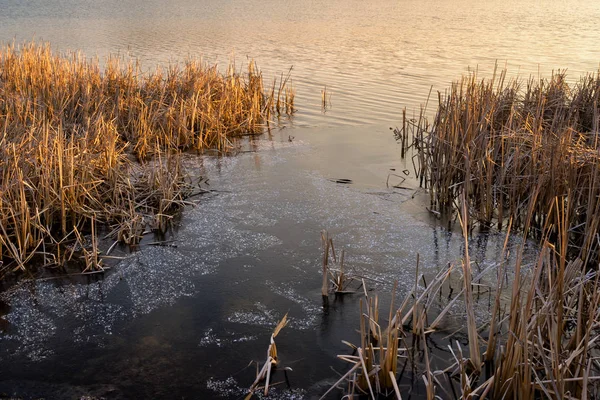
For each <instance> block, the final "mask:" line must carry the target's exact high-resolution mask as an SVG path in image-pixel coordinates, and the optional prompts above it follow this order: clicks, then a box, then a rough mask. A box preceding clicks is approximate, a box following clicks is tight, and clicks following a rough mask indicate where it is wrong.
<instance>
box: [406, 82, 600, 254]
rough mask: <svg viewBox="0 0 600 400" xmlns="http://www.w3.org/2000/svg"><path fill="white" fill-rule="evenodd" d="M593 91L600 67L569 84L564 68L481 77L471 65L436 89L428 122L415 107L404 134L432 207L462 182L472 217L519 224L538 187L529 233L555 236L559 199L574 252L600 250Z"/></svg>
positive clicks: (599, 116) (453, 195) (449, 201)
mask: <svg viewBox="0 0 600 400" xmlns="http://www.w3.org/2000/svg"><path fill="white" fill-rule="evenodd" d="M599 96H600V75H598V74H591V75H587V76H584V77H582V78H581V79H580V80H579V82H577V83H574V84H571V85H569V84H568V83H567V80H566V76H565V73H563V72H556V73H554V74H553V75H552V76H551V77H550V78H549V79H534V78H530V79H529V80H528V81H526V82H523V81H521V80H519V79H512V80H508V79H507V78H506V71H502V72H501V73H499V74H494V76H493V77H492V78H491V79H481V80H480V79H478V78H477V75H476V74H472V75H469V76H465V77H463V78H462V80H461V81H459V82H456V83H454V84H453V85H452V87H451V88H450V89H449V90H448V91H447V92H446V93H445V94H444V95H442V94H439V96H438V98H439V106H438V109H437V114H436V116H435V119H434V122H433V124H432V125H431V126H429V125H428V122H427V119H426V118H424V117H423V114H421V118H419V120H418V121H415V122H414V123H412V124H409V126H406V124H404V126H403V128H402V130H401V132H400V134H401V136H402V137H403V138H404V137H406V132H407V131H408V130H412V132H413V136H414V144H415V146H416V147H417V150H418V159H419V163H418V164H419V165H418V166H417V172H418V174H419V179H420V183H421V185H422V186H424V187H427V188H429V189H430V194H431V206H432V209H433V210H434V211H437V212H443V211H445V210H447V209H448V208H452V207H453V206H456V205H457V204H458V196H459V194H460V193H461V191H462V189H463V183H465V182H466V183H467V184H468V185H467V192H466V196H467V202H468V207H469V211H470V214H471V216H472V217H473V219H474V220H475V221H479V222H480V223H481V224H484V225H487V226H492V225H494V224H496V225H497V226H498V227H499V228H502V227H503V226H505V225H506V222H507V221H508V220H509V219H512V220H513V228H523V227H524V225H525V221H526V210H527V207H526V205H527V204H528V202H529V200H530V198H531V196H532V193H533V191H534V190H533V189H534V188H539V190H538V195H537V201H536V204H535V206H534V210H533V214H532V217H531V221H530V222H531V227H532V230H531V233H533V234H535V235H537V237H540V235H541V232H542V231H543V229H544V227H548V226H553V227H554V228H553V229H554V231H555V232H554V233H553V236H556V226H557V224H558V220H557V216H556V215H550V214H548V210H550V209H551V206H552V204H553V203H554V202H555V201H556V197H558V198H559V199H564V200H565V212H566V213H568V214H569V215H570V218H569V220H570V221H571V222H572V225H571V226H570V227H569V236H570V238H569V240H570V241H571V242H572V246H571V247H570V251H573V252H576V253H578V254H580V255H583V254H586V255H587V256H590V257H597V254H596V252H589V251H588V250H589V249H590V248H591V247H593V246H594V245H595V235H596V233H597V232H598V226H597V225H595V224H596V222H595V219H594V218H593V217H592V216H594V215H596V214H597V213H598V212H599V211H600V208H599V207H600V153H599V151H598V150H599V148H600V141H599V140H598V134H599V133H600V131H599V126H600V112H599V107H598V100H599ZM561 201H562V200H561ZM585 261H586V262H587V260H585Z"/></svg>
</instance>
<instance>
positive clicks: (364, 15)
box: [0, 0, 600, 126]
mask: <svg viewBox="0 0 600 400" xmlns="http://www.w3.org/2000/svg"><path fill="white" fill-rule="evenodd" d="M598 21H600V2H598V1H596V0H566V1H565V0H546V1H541V0H506V1H497V0H481V1H474V0H373V1H363V0H329V1H313V0H293V1H290V0H284V1H279V0H226V1H215V0H172V1H161V0H147V1H139V0H97V1H77V0H27V1H15V0H0V41H5V42H6V41H11V40H12V39H14V38H16V40H17V41H23V40H30V39H32V38H33V37H35V38H37V39H42V40H47V41H49V42H51V43H52V44H53V46H55V47H56V48H58V49H61V50H66V49H75V50H82V51H84V52H85V53H86V54H87V55H89V56H93V55H98V56H100V57H101V58H102V57H104V56H106V55H107V54H109V53H121V54H131V55H133V56H135V57H138V58H139V59H140V60H141V61H142V63H143V65H144V66H145V67H147V68H150V67H154V66H155V65H156V64H157V63H165V62H168V61H181V60H183V59H185V58H186V57H188V56H193V57H203V58H204V59H205V60H207V61H209V62H220V63H226V62H227V61H228V60H229V59H230V58H231V57H232V56H233V55H235V58H236V59H237V61H238V64H239V65H242V64H243V63H244V62H245V60H246V59H247V58H252V59H255V60H256V61H257V62H258V64H259V66H260V67H262V69H263V70H264V71H265V73H266V74H267V75H271V76H273V74H277V73H281V72H286V71H287V70H288V69H289V68H290V67H291V66H293V79H294V83H295V85H296V87H297V106H298V108H299V112H298V114H297V117H296V119H295V124H297V125H303V126H315V125H339V124H368V123H384V124H393V123H396V122H397V121H398V118H399V112H400V110H401V109H402V108H403V107H405V106H407V107H409V108H412V107H413V106H416V105H418V104H420V103H423V102H424V101H425V99H426V97H427V95H428V93H429V89H430V87H431V86H432V85H433V86H434V89H435V90H444V88H445V87H446V86H447V85H448V84H449V83H450V82H451V81H452V80H454V79H457V78H458V77H459V76H460V75H461V74H462V73H464V72H465V71H466V70H467V69H468V68H472V69H473V68H477V67H479V69H480V70H481V71H483V72H485V73H491V71H492V70H493V67H494V64H495V62H496V61H497V62H498V63H499V64H500V65H501V66H504V65H505V64H507V65H508V66H509V68H510V71H511V72H513V73H517V72H520V73H521V74H524V75H529V74H531V73H534V74H537V73H538V71H541V72H542V73H544V74H547V73H549V72H550V71H552V70H553V69H559V68H560V69H565V68H567V69H568V70H569V73H570V74H571V76H572V77H573V78H575V77H578V76H579V75H580V74H581V73H583V72H593V71H596V70H597V69H598V67H599V63H600V54H599V52H598V43H599V42H600V24H598ZM325 86H327V89H328V91H329V92H330V93H331V103H332V107H331V109H330V110H329V111H328V112H327V113H326V114H325V115H323V113H322V112H321V90H322V89H323V88H324V87H325Z"/></svg>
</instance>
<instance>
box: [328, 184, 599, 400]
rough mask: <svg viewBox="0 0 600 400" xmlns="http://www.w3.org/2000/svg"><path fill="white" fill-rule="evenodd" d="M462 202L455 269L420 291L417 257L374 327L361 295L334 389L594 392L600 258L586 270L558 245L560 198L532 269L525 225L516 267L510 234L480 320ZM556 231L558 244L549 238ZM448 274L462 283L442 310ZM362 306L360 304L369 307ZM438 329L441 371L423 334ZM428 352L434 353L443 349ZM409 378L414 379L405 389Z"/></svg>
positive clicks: (452, 395)
mask: <svg viewBox="0 0 600 400" xmlns="http://www.w3.org/2000/svg"><path fill="white" fill-rule="evenodd" d="M466 204H467V200H466V195H462V196H461V206H462V207H461V208H462V209H461V211H460V213H459V218H460V221H461V225H462V227H463V235H464V237H465V252H464V257H463V259H462V261H461V262H460V263H459V264H460V267H458V268H457V266H456V265H454V264H450V265H449V266H448V268H446V269H442V270H441V271H440V272H439V273H438V275H437V276H436V277H435V279H433V280H432V281H431V282H430V283H429V284H428V285H427V284H426V285H425V288H424V289H420V290H419V289H418V285H417V282H419V281H421V280H422V276H421V275H419V272H418V260H417V273H416V275H415V285H414V289H413V291H411V292H410V293H408V294H407V296H406V298H405V300H404V301H403V302H402V304H401V305H400V306H399V307H395V306H394V305H393V298H394V296H393V295H392V305H391V306H390V312H389V317H388V320H387V321H388V322H387V328H385V329H383V328H382V327H381V325H380V324H381V323H380V321H379V319H380V316H379V312H378V300H377V298H376V297H375V298H371V297H367V295H366V292H365V297H367V299H366V303H363V302H362V301H361V320H360V334H361V336H360V337H361V339H360V340H361V342H360V346H354V345H350V346H351V347H352V349H353V354H352V355H340V356H339V357H340V358H341V359H342V360H345V361H347V362H349V363H351V365H352V367H351V368H350V369H349V370H348V372H347V373H346V374H344V375H343V376H342V377H341V379H340V380H339V381H338V382H337V383H336V385H334V387H338V388H340V389H342V390H343V391H344V393H345V394H346V395H347V396H348V397H349V398H352V397H354V396H361V395H363V396H368V397H369V398H373V399H375V398H377V397H378V394H383V395H386V396H392V397H394V398H397V399H402V397H403V396H404V397H405V398H406V397H410V396H411V395H412V394H414V392H415V391H416V392H417V393H420V394H422V395H423V396H424V397H425V398H427V399H435V398H443V399H593V398H598V396H600V387H599V386H598V383H599V381H600V347H599V341H600V286H599V285H600V275H599V274H598V266H597V265H596V268H593V269H591V268H589V265H588V267H586V264H585V262H584V259H586V258H588V259H589V257H584V258H581V257H578V256H574V257H572V256H569V254H568V252H566V251H563V249H564V245H565V243H566V241H567V237H568V236H569V232H568V229H567V227H568V226H569V221H567V220H563V219H562V218H568V214H567V212H566V209H565V207H566V205H565V204H564V203H562V202H558V201H557V202H555V203H554V205H553V210H549V211H548V213H552V214H557V215H559V216H560V217H559V218H560V220H561V223H560V225H559V226H557V227H556V230H554V229H551V228H548V229H546V230H545V231H544V234H543V240H542V243H541V247H540V251H539V255H538V257H537V260H536V262H535V263H534V265H533V266H531V267H528V266H527V267H526V266H525V265H524V262H523V252H524V248H525V243H526V239H525V238H526V236H527V232H524V236H523V241H522V245H521V246H520V247H519V248H518V249H517V254H516V261H515V265H514V267H513V266H512V265H507V260H508V258H507V252H508V249H507V246H506V243H507V242H508V236H509V234H510V233H508V234H507V240H506V241H505V246H504V251H503V255H502V256H501V260H500V261H499V263H498V264H492V266H490V267H489V268H492V267H493V266H495V267H497V268H498V271H497V273H498V279H497V281H496V282H495V284H492V285H490V286H489V287H488V289H489V290H490V291H491V293H494V296H493V297H492V298H491V299H492V300H493V301H492V302H491V308H490V310H489V314H488V317H487V318H486V319H483V320H477V319H476V318H475V309H476V307H481V306H482V305H481V304H478V303H477V301H475V299H474V296H473V292H472V291H473V288H474V287H475V285H477V287H480V286H481V278H482V277H483V276H484V275H485V274H487V273H488V272H489V271H487V270H486V271H482V272H480V273H479V274H477V275H475V276H473V274H472V270H471V269H472V268H471V266H472V264H471V262H470V258H469V251H468V248H469V246H468V240H469V239H468V231H467V227H468V225H469V221H468V218H469V214H468V211H467V206H466ZM536 206H537V203H536V202H535V194H534V196H533V197H532V199H531V200H530V202H529V204H528V207H527V214H528V216H527V217H526V218H527V220H530V218H531V216H532V215H533V213H534V210H535V208H536ZM596 218H598V217H596ZM526 229H528V228H526ZM509 230H510V229H509ZM554 232H557V234H558V242H559V243H562V245H561V246H562V247H561V246H556V245H555V244H553V243H552V242H551V241H550V236H551V235H553V234H554ZM457 265H458V264H457ZM509 268H510V269H511V272H512V274H513V280H512V282H508V281H506V282H505V278H504V272H505V271H506V270H507V269H509ZM513 268H514V269H513ZM451 276H455V279H454V280H455V281H456V280H458V281H462V290H461V291H460V292H459V293H458V294H456V295H455V296H454V297H453V298H451V299H450V297H449V298H448V299H449V301H448V303H447V304H446V305H445V306H441V307H440V303H438V302H437V299H440V298H441V290H442V289H443V288H444V284H445V282H447V281H448V279H449V278H450V277H451ZM394 291H395V290H394ZM457 302H461V303H462V305H464V307H460V308H464V312H460V313H459V314H457V313H456V311H455V310H456V308H455V307H453V305H456V303H457ZM363 304H367V307H366V309H365V307H364V306H363ZM453 310H454V311H453ZM446 318H452V320H453V321H456V322H457V323H458V325H459V326H461V327H462V328H460V329H459V330H458V331H453V332H448V331H444V329H442V327H443V326H444V325H446V326H449V325H447V324H444V323H443V321H444V319H446ZM436 333H441V334H443V335H446V334H447V335H448V339H447V340H446V342H447V350H446V353H447V354H448V355H449V356H450V357H451V358H450V361H449V362H448V364H449V365H448V364H447V365H448V366H446V367H443V368H442V369H435V368H434V367H432V365H433V363H432V358H433V355H432V351H431V349H430V346H431V343H430V340H429V337H430V336H431V335H434V334H436ZM438 337H439V335H438ZM453 338H456V339H453ZM390 351H391V352H392V354H389V352H390ZM435 351H437V353H438V354H437V355H436V356H437V358H438V359H439V358H440V350H435ZM402 360H404V361H402ZM401 363H403V364H404V366H403V367H402V366H401V365H400V364H401ZM406 363H410V364H411V365H412V368H410V373H412V374H413V376H412V377H408V376H406V375H405V367H406ZM416 371H418V372H416ZM415 372H416V373H417V374H418V377H419V378H420V379H419V381H422V384H421V385H420V386H419V385H418V384H417V385H415V381H414V380H413V379H414V374H415ZM384 377H385V378H387V377H389V378H390V379H389V380H387V381H386V380H384V379H383V378H384ZM407 380H409V381H410V382H411V383H410V385H409V389H408V390H407V389H406V387H407V385H406V382H407ZM341 384H343V386H340V385H341ZM332 389H333V387H332ZM326 394H327V393H326ZM324 397H325V396H324Z"/></svg>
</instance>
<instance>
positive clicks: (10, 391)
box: [0, 0, 600, 399]
mask: <svg viewBox="0 0 600 400" xmlns="http://www.w3.org/2000/svg"><path fill="white" fill-rule="evenodd" d="M598 20H600V3H599V2H596V1H583V0H582V1H575V0H567V1H552V0H549V1H537V0H521V1H516V0H507V1H503V2H497V1H495V0H483V1H478V2H475V1H466V0H428V1H413V0H400V1H399V0H395V1H392V0H375V1H370V2H365V1H354V0H346V1H341V0H331V1H327V2H321V1H310V0H298V1H287V2H282V1H275V0H264V1H258V0H246V1H244V0H229V1H208V0H174V1H169V2H165V1H157V0H149V1H144V2H141V1H134V0H119V1H116V0H97V1H93V2H92V1H86V2H83V1H75V0H63V1H58V0H29V1H13V0H0V41H4V42H9V41H11V40H13V39H16V40H17V41H23V40H29V39H31V38H33V37H35V38H36V39H40V40H47V41H49V42H51V43H52V45H53V46H54V47H55V48H57V49H60V50H68V49H77V50H82V51H84V52H85V53H86V54H87V55H89V56H92V55H98V56H99V57H101V58H102V57H104V56H106V55H107V54H109V53H115V52H118V53H121V54H131V55H132V56H134V57H137V58H139V59H140V60H141V61H142V63H143V65H144V66H145V67H147V68H150V67H153V66H155V65H156V64H164V63H167V62H170V61H175V62H176V61H181V60H184V59H185V58H186V57H188V56H193V57H198V56H202V57H204V59H206V60H207V61H209V62H219V63H226V62H227V60H229V59H230V57H235V59H236V60H237V63H238V65H242V64H243V63H244V62H245V60H246V59H247V58H252V59H255V60H256V61H257V62H258V63H259V65H260V66H261V67H262V68H263V70H264V71H265V74H266V76H271V77H272V76H274V75H275V74H279V73H281V72H286V71H287V70H288V69H289V68H290V67H291V66H293V71H292V77H293V80H294V83H295V85H296V88H297V99H296V106H297V108H298V113H297V114H296V116H295V118H294V119H293V121H292V124H291V125H288V126H287V127H286V128H285V129H282V130H279V131H277V132H274V133H273V136H272V137H264V138H262V139H260V140H256V141H253V142H250V143H247V144H246V147H245V151H244V152H243V153H241V154H239V155H237V156H235V157H224V158H214V157H190V158H189V160H187V163H188V166H189V167H190V169H191V170H192V171H193V172H194V173H197V174H200V175H203V176H205V177H207V178H209V179H210V185H211V186H210V187H211V188H212V189H214V190H215V192H213V193H212V194H211V195H208V196H204V197H202V198H195V199H194V200H195V201H197V205H196V207H193V208H190V209H188V210H186V212H185V213H184V214H183V216H182V218H181V221H180V222H178V224H177V226H176V229H175V230H174V232H173V233H172V236H171V237H169V238H168V239H170V240H172V242H169V243H168V244H169V245H168V246H164V247H162V246H159V247H157V246H149V245H147V243H148V242H150V241H152V240H154V239H153V238H147V239H146V240H145V243H146V244H144V245H143V246H142V250H141V251H140V252H137V253H135V254H133V255H131V256H129V257H128V258H127V259H125V260H123V261H122V262H120V263H119V264H118V265H116V266H115V267H114V268H113V269H112V270H111V272H110V273H107V274H105V276H95V277H88V278H81V277H70V278H65V279H53V280H45V281H35V282H24V283H22V284H20V285H18V286H15V287H13V288H12V289H10V290H8V291H5V292H4V293H0V398H1V397H3V396H17V397H21V398H39V397H44V398H52V399H53V398H59V399H62V398H65V399H72V398H79V397H81V396H89V395H91V396H96V397H104V398H114V399H120V398H165V399H167V398H240V397H243V396H244V394H245V389H244V388H246V387H248V386H249V385H250V384H251V383H252V381H253V379H254V374H255V371H254V367H253V366H252V367H246V366H247V365H248V363H249V362H250V361H251V360H255V361H260V362H262V361H263V359H264V356H265V352H266V348H267V345H268V339H269V336H270V332H271V330H272V328H273V326H274V325H275V324H276V323H277V321H278V320H279V319H280V318H281V317H282V316H283V315H284V314H285V313H288V315H289V318H290V324H289V326H288V327H286V328H285V329H284V330H283V331H282V334H281V336H280V337H278V339H277V344H278V349H279V352H280V356H281V360H282V363H283V364H284V365H286V366H289V367H291V368H292V369H293V370H294V371H293V372H291V373H289V380H290V384H291V388H292V389H291V390H287V389H285V386H282V387H280V388H278V389H277V390H276V394H275V396H274V398H280V399H296V398H314V397H315V396H316V397H318V396H319V395H320V394H322V393H324V392H325V391H326V390H327V389H328V387H329V385H330V384H331V383H333V382H334V381H335V380H336V379H337V378H336V376H337V375H336V373H335V372H333V371H332V369H331V368H332V367H333V368H334V369H335V370H337V371H342V370H344V368H345V365H344V364H343V363H341V362H340V361H339V360H336V357H335V356H336V355H337V354H341V353H347V348H346V347H345V346H344V345H342V344H341V340H342V339H344V340H350V341H356V340H357V339H358V338H357V334H356V332H355V329H356V327H357V321H358V299H359V298H360V296H357V295H354V296H348V297H346V298H345V299H344V300H343V301H341V300H337V301H335V302H332V304H330V306H329V308H323V307H322V303H321V294H320V285H321V277H320V268H321V267H320V257H321V254H320V246H319V245H320V232H321V230H322V229H327V230H329V231H330V232H331V233H332V234H333V235H334V239H335V243H336V246H338V248H345V249H346V251H347V264H348V265H349V266H351V267H353V268H354V269H356V271H357V272H358V273H360V274H362V275H365V276H368V277H369V278H371V279H373V281H370V282H371V283H369V284H368V286H369V288H371V289H373V290H375V291H377V292H379V293H380V295H381V296H382V304H387V302H388V301H389V293H390V291H391V285H392V282H393V281H394V280H398V281H399V288H398V294H399V296H404V295H405V294H406V293H407V292H408V291H409V290H410V288H411V287H412V285H413V284H414V283H413V276H414V274H415V263H416V257H417V254H420V257H421V272H423V273H425V275H426V276H428V277H431V276H432V275H434V274H435V273H436V272H437V271H439V270H440V268H442V267H444V266H445V265H446V264H447V263H448V262H455V261H457V260H459V259H460V257H461V255H462V252H463V248H462V243H463V242H462V239H461V237H460V235H457V234H456V233H453V232H451V231H447V230H446V229H444V227H441V226H440V225H439V224H438V223H437V222H436V221H435V220H432V218H431V216H430V215H429V214H428V212H427V211H426V210H425V208H424V206H425V205H426V196H425V198H424V197H423V195H422V193H421V192H420V191H419V190H418V187H417V184H416V182H414V181H413V180H412V179H411V176H412V174H413V173H412V172H411V171H412V163H411V162H410V160H408V161H402V160H400V157H399V149H398V148H397V145H396V143H395V142H394V140H393V136H392V135H391V132H390V131H389V129H388V127H389V126H391V125H394V124H397V123H398V121H399V116H400V110H401V109H402V108H403V107H408V108H409V110H410V109H411V108H413V107H417V106H418V105H419V104H420V103H422V102H424V100H425V99H426V97H427V95H428V93H429V91H430V88H431V87H432V86H433V87H434V90H443V89H444V88H445V87H446V86H447V85H448V83H449V82H450V81H452V80H453V79H456V78H458V77H459V75H460V74H461V73H463V72H465V71H467V70H468V68H476V67H479V69H480V70H481V71H482V73H484V74H489V73H491V71H492V70H493V66H494V64H495V62H496V61H497V62H498V63H499V64H500V65H504V64H505V63H506V64H507V65H508V66H509V67H510V68H511V71H512V72H513V73H517V72H520V73H522V74H530V73H538V71H540V72H541V73H548V72H550V71H551V70H552V69H557V68H568V69H569V72H570V74H571V77H577V76H578V75H579V74H580V73H583V72H585V71H594V70H596V69H597V67H598V63H599V61H600V55H599V53H598V51H597V44H598V43H600V40H599V39H600V28H599V25H598V24H597V21H598ZM325 86H327V90H328V91H330V93H331V103H332V104H331V108H330V109H328V110H327V111H326V112H323V111H322V110H321V104H320V103H321V90H322V89H323V88H324V87H325ZM405 170H406V171H408V173H409V176H408V178H407V181H406V182H403V183H402V186H404V187H405V189H394V188H389V187H387V185H386V181H387V179H388V177H390V175H389V174H390V173H392V172H394V173H400V171H405ZM391 179H392V180H394V179H398V178H397V177H395V176H392V177H391ZM339 182H345V183H348V182H350V184H342V183H339ZM503 239H504V238H503V236H502V235H499V234H488V235H481V236H479V237H478V238H476V239H475V240H473V243H472V246H473V248H472V257H473V259H474V260H475V261H476V263H477V264H476V265H477V268H481V269H483V268H485V267H486V266H490V265H492V266H493V265H494V263H496V262H497V261H498V259H499V256H500V253H501V249H502V246H503ZM510 243H511V246H513V245H514V244H518V243H519V240H518V239H517V238H513V239H511V241H510ZM525 270H527V268H525ZM490 274H491V276H490V277H488V278H489V279H492V280H493V277H494V276H495V271H494V270H493V269H492V270H491V272H490ZM486 279H487V278H486ZM447 294H448V293H444V295H447ZM478 300H479V305H480V307H478V309H477V313H478V317H479V318H484V317H485V316H486V314H487V312H488V307H487V306H488V305H489V298H487V297H485V296H482V297H481V298H479V299H478ZM463 312H464V307H463V306H462V305H461V304H460V302H459V303H457V304H456V305H455V307H454V309H453V315H455V317H456V319H457V320H456V321H457V322H456V323H460V321H461V318H462V317H463V314H462V313H463ZM448 324H449V325H448V326H445V327H443V328H444V330H445V333H443V334H442V335H441V336H445V335H446V334H448V333H449V332H452V331H454V330H455V328H456V326H454V325H452V324H453V322H452V320H451V321H449V322H448ZM436 340H441V342H440V343H443V340H442V339H441V338H440V337H435V335H432V341H431V344H432V345H435V341H436ZM434 356H435V359H434V360H433V361H432V362H433V366H434V367H435V366H436V365H442V366H443V365H445V364H444V362H445V361H444V360H445V359H447V358H449V357H450V355H449V353H448V352H447V351H445V350H444V349H443V348H442V349H438V350H436V351H435V352H434ZM410 376H411V374H410V373H407V376H405V378H407V379H409V380H410ZM412 378H413V379H415V382H417V385H416V386H415V387H414V388H413V389H411V386H412V383H411V382H406V381H402V382H401V389H402V390H403V391H409V390H413V391H412V396H414V397H415V398H419V396H423V392H422V389H419V386H418V382H420V378H419V377H418V376H416V377H415V376H412ZM277 379H278V380H281V379H283V377H282V376H281V375H278V376H277Z"/></svg>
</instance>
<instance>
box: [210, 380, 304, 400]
mask: <svg viewBox="0 0 600 400" xmlns="http://www.w3.org/2000/svg"><path fill="white" fill-rule="evenodd" d="M206 387H207V388H208V389H210V390H212V391H213V392H215V394H217V395H218V396H220V397H224V398H228V399H233V398H243V397H245V396H246V395H247V394H248V388H243V387H240V386H239V384H238V383H237V381H236V380H235V379H234V378H233V377H229V378H227V379H224V380H218V379H214V378H210V379H209V380H208V381H207V382H206ZM254 395H255V396H256V397H257V398H259V399H274V400H301V399H304V398H305V397H306V391H305V390H303V389H281V388H278V387H271V388H270V389H269V395H268V396H265V395H264V394H263V393H262V392H261V391H260V390H258V391H256V392H255V394H254Z"/></svg>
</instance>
